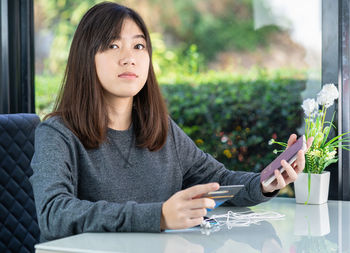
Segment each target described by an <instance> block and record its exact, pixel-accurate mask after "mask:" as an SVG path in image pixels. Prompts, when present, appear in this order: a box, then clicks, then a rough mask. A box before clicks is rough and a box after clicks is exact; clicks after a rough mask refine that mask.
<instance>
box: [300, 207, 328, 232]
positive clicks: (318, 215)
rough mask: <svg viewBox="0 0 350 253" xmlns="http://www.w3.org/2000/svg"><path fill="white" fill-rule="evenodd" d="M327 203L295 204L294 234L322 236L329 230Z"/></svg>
mask: <svg viewBox="0 0 350 253" xmlns="http://www.w3.org/2000/svg"><path fill="white" fill-rule="evenodd" d="M330 231H331V230H330V226H329V215H328V204H327V203H324V204H321V205H304V204H297V205H295V218H294V234H295V235H303V236H324V235H327V234H329V232H330Z"/></svg>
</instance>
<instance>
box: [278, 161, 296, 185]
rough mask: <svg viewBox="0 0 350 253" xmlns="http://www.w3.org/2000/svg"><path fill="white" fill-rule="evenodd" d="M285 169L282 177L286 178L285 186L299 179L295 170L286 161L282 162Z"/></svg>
mask: <svg viewBox="0 0 350 253" xmlns="http://www.w3.org/2000/svg"><path fill="white" fill-rule="evenodd" d="M281 164H282V166H283V168H284V170H285V171H284V172H283V173H282V176H283V178H284V181H285V184H286V185H287V184H289V183H291V182H294V181H295V180H296V179H297V177H298V174H297V172H296V171H295V170H294V168H293V167H292V166H291V165H290V164H289V163H287V162H286V161H285V160H282V162H281Z"/></svg>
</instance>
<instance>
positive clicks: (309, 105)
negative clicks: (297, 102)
mask: <svg viewBox="0 0 350 253" xmlns="http://www.w3.org/2000/svg"><path fill="white" fill-rule="evenodd" d="M301 107H302V108H303V110H304V113H305V115H306V116H308V117H310V116H313V115H314V114H315V113H316V112H317V110H318V103H317V102H316V101H315V99H311V98H308V99H305V100H304V101H303V104H302V105H301Z"/></svg>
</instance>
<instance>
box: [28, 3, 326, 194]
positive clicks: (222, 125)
mask: <svg viewBox="0 0 350 253" xmlns="http://www.w3.org/2000/svg"><path fill="white" fill-rule="evenodd" d="M98 2H101V1H96V0H87V1H74V0H56V1H47V0H36V1H34V5H35V52H36V61H35V64H36V65H35V68H36V78H35V80H36V81H35V88H36V94H35V95H36V111H37V112H38V114H39V115H40V116H41V117H42V116H43V115H45V114H46V113H48V112H49V111H50V110H51V109H52V106H53V103H54V100H55V97H56V95H57V93H58V90H59V86H60V83H61V80H62V77H63V73H64V66H65V63H66V60H67V57H68V52H69V46H70V42H71V40H72V37H73V34H74V31H75V28H76V26H77V25H78V22H79V20H80V19H81V17H82V15H83V14H84V13H85V12H86V11H87V10H88V9H89V8H90V7H91V6H93V5H94V4H95V3H98ZM118 3H121V4H124V5H127V6H130V7H131V8H133V9H135V10H137V11H138V12H139V13H140V14H141V16H142V17H143V18H144V20H145V22H146V24H147V25H148V27H149V30H150V32H151V37H152V43H153V48H154V54H153V63H154V67H155V70H156V74H157V77H158V80H159V83H160V85H161V88H162V91H163V94H164V97H165V99H166V101H167V103H168V108H169V113H170V115H171V116H172V118H173V119H174V120H175V121H176V122H177V123H178V124H179V125H180V126H181V127H182V129H183V130H184V131H185V132H186V133H187V134H188V135H189V136H190V137H191V138H192V139H193V141H194V142H195V143H196V144H197V145H198V146H199V147H200V148H201V149H203V150H204V151H206V152H208V153H210V154H211V155H213V156H214V157H215V158H217V159H218V160H219V161H221V162H222V163H223V164H225V166H226V167H227V168H229V169H232V170H246V171H255V172H259V171H261V170H262V169H263V168H264V167H265V166H266V165H267V164H268V163H269V162H270V161H272V160H273V159H274V157H276V154H274V153H273V150H275V149H277V150H279V149H281V148H280V147H278V146H276V145H269V144H268V143H269V140H270V139H272V138H273V139H275V140H277V141H284V142H285V141H287V139H288V136H289V135H290V134H291V133H298V134H303V131H304V130H303V129H304V127H303V123H302V122H303V112H302V108H301V106H300V105H301V103H302V100H303V99H304V98H309V97H311V98H313V97H315V95H316V93H317V92H318V91H319V89H320V87H321V0H308V1H302V0H283V1H281V0H240V1H233V0H220V1H217V0H201V1H194V0H191V1H189V0H176V1H174V0H148V1H136V0H122V1H118ZM281 194H284V195H287V196H293V191H292V190H291V189H290V187H288V188H286V189H285V190H283V191H282V192H281Z"/></svg>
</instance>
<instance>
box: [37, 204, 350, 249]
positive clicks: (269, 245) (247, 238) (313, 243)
mask: <svg viewBox="0 0 350 253" xmlns="http://www.w3.org/2000/svg"><path fill="white" fill-rule="evenodd" d="M249 210H252V211H253V212H255V213H262V212H265V211H274V212H277V213H279V214H283V215H285V216H284V218H282V219H280V220H269V221H260V222H259V223H257V224H251V225H249V226H246V227H229V226H227V225H223V226H220V227H219V228H215V227H214V228H215V229H214V228H211V229H203V228H199V227H197V228H192V229H187V230H172V231H167V232H162V233H85V234H81V235H76V236H72V237H67V238H64V239H60V240H55V241H51V242H47V243H42V244H39V245H36V248H37V253H40V252H44V251H43V250H46V251H45V252H167V253H169V252H203V253H204V252H245V253H247V252H248V253H249V252H264V253H267V252H271V253H272V252H273V253H278V252H289V253H294V252H295V253H296V252H307V253H311V252H318V253H320V252H327V253H329V252H350V202H345V201H328V203H325V204H322V205H301V204H296V203H295V199H293V198H275V199H273V200H271V201H269V202H266V203H262V204H259V205H257V206H254V207H250V208H239V207H222V206H221V207H219V208H216V209H215V210H213V211H211V212H209V213H208V216H211V215H213V214H215V215H222V214H226V213H227V212H228V211H232V212H244V211H249ZM40 250H42V251H40Z"/></svg>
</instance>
